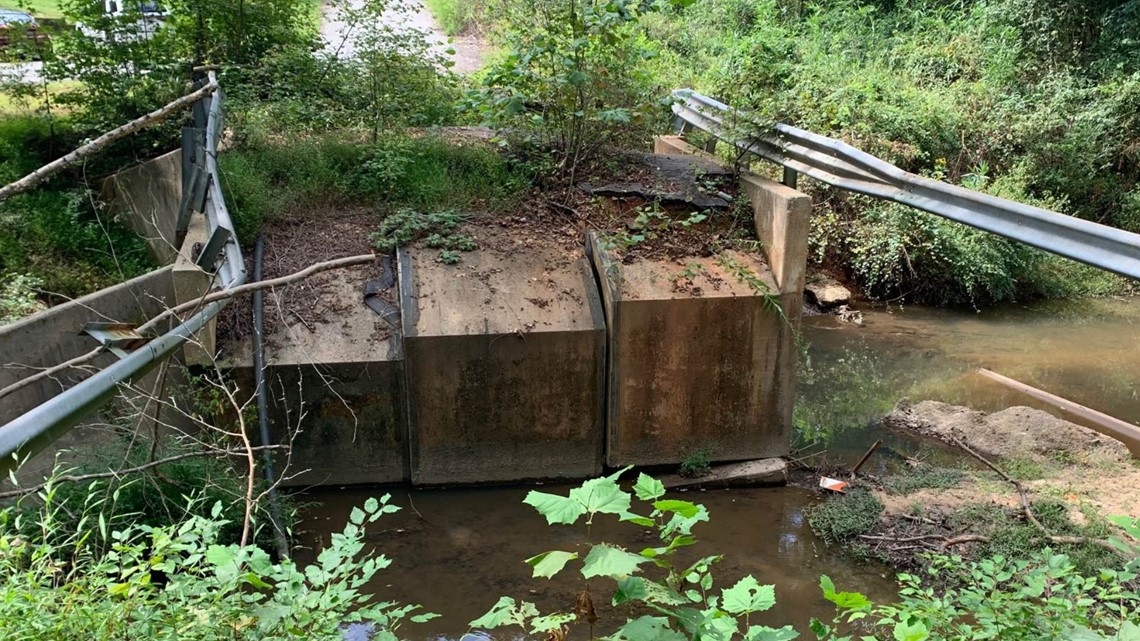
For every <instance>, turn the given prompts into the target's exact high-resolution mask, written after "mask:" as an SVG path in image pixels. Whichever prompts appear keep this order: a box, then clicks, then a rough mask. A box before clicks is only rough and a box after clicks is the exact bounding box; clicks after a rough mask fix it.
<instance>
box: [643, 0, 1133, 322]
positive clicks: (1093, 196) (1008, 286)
mask: <svg viewBox="0 0 1140 641" xmlns="http://www.w3.org/2000/svg"><path fill="white" fill-rule="evenodd" d="M1138 14H1140V4H1138V3H1136V2H1135V1H1124V0H1102V1H1098V2H1092V3H1088V2H1084V1H1083V0H1065V1H1062V2H1052V1H1046V0H994V1H992V2H974V1H972V0H953V1H950V2H946V1H944V0H899V1H890V2H888V1H874V0H816V1H812V0H803V1H799V0H797V1H795V2H791V1H785V0H700V1H698V2H694V3H692V4H691V5H690V6H688V7H687V8H685V9H683V10H677V11H672V12H666V13H662V14H656V15H650V16H647V17H646V18H645V19H644V20H643V21H642V23H643V24H644V25H645V34H646V37H647V40H649V41H651V42H655V43H658V53H659V55H658V57H657V60H656V61H655V62H654V68H655V71H654V73H655V74H656V76H657V77H658V78H659V79H667V80H668V83H669V84H673V85H675V86H694V87H695V88H697V89H699V90H703V91H705V92H707V93H711V94H712V95H715V96H717V97H719V98H721V99H722V100H725V101H726V102H728V103H730V104H733V105H737V106H742V107H748V108H750V109H753V110H754V111H755V113H756V114H757V115H758V116H759V117H760V118H761V119H762V120H767V121H782V122H789V123H791V124H795V125H798V126H801V127H804V128H806V129H810V130H813V131H817V132H819V133H823V134H828V135H832V136H836V137H839V138H841V139H845V140H847V141H849V142H851V143H852V144H854V145H856V146H858V147H860V148H862V149H864V150H866V151H869V152H871V153H874V154H876V155H879V156H881V157H883V158H885V159H887V160H889V161H891V162H894V163H896V164H898V165H899V166H901V167H903V168H904V169H907V170H909V171H913V172H916V173H920V174H925V175H928V176H931V177H935V178H939V179H943V180H948V181H950V182H954V183H960V184H964V185H966V186H968V187H972V188H976V189H982V190H984V191H988V192H991V193H996V194H998V195H1002V196H1005V197H1009V198H1013V199H1016V200H1020V201H1023V202H1028V203H1031V204H1040V205H1043V206H1047V207H1050V208H1055V209H1060V210H1062V211H1065V212H1069V213H1073V214H1076V215H1079V216H1082V217H1084V218H1089V219H1092V220H1097V221H1101V222H1107V223H1110V224H1116V225H1119V226H1121V227H1124V228H1126V229H1131V230H1134V231H1136V230H1140V228H1138V227H1137V220H1138V217H1137V199H1138V197H1140V191H1138V189H1137V179H1138V178H1140V155H1138V154H1137V150H1138V149H1140V127H1138V126H1137V125H1138V122H1140V121H1138V119H1140V56H1138V55H1137V47H1138V46H1140V45H1138V44H1137V43H1138V42H1140V20H1138V19H1137V16H1138ZM811 189H812V190H813V191H814V195H815V196H816V198H817V199H818V200H819V201H821V202H822V203H823V204H824V206H822V207H819V208H817V210H816V212H815V216H814V229H813V238H812V247H813V255H814V257H815V258H816V259H817V260H819V261H820V262H822V263H824V264H826V265H829V266H831V267H834V268H838V269H842V270H845V271H847V272H848V273H849V274H850V276H851V277H852V278H853V279H854V280H855V281H856V282H858V283H859V284H860V285H861V286H863V287H864V288H865V289H866V290H867V291H868V292H869V293H871V294H872V295H875V296H881V297H891V298H894V297H900V296H905V297H907V298H908V299H909V300H922V301H930V302H936V303H955V302H973V303H984V302H989V301H999V300H1008V299H1011V298H1016V297H1021V296H1035V295H1073V294H1082V293H1099V292H1105V291H1109V290H1111V289H1113V288H1114V287H1118V286H1119V283H1118V282H1115V281H1114V279H1111V278H1106V277H1103V276H1101V275H1099V274H1095V273H1093V272H1091V271H1090V270H1087V269H1084V268H1080V267H1076V266H1074V265H1072V264H1068V263H1064V262H1062V261H1061V260H1059V259H1055V258H1052V257H1046V256H1044V255H1042V254H1041V253H1039V252H1035V251H1033V250H1029V249H1026V248H1024V247H1020V246H1018V245H1016V244H1014V243H1011V242H1007V241H1004V240H1001V239H999V238H997V237H993V236H989V235H986V234H984V233H982V232H976V231H973V230H970V229H968V228H965V227H962V226H960V225H957V224H955V223H950V222H947V221H943V220H941V219H938V218H935V217H933V216H928V215H924V214H919V213H915V212H913V211H910V210H907V209H905V208H901V207H897V206H893V205H884V204H882V203H876V202H874V201H870V200H867V199H865V198H861V197H852V196H848V195H844V194H842V193H836V192H834V191H832V190H828V189H825V188H822V187H818V186H816V187H811Z"/></svg>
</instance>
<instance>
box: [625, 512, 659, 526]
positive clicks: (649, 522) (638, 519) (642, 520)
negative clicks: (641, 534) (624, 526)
mask: <svg viewBox="0 0 1140 641" xmlns="http://www.w3.org/2000/svg"><path fill="white" fill-rule="evenodd" d="M618 520H619V521H623V522H626V523H636V524H637V525H641V526H643V527H653V526H654V522H653V519H651V518H649V517H647V516H641V515H640V514H634V513H633V512H626V513H624V514H621V515H620V516H618Z"/></svg>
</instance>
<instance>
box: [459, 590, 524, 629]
mask: <svg viewBox="0 0 1140 641" xmlns="http://www.w3.org/2000/svg"><path fill="white" fill-rule="evenodd" d="M536 616H538V608H536V607H534V604H533V603H529V602H527V601H523V602H521V603H517V604H516V603H515V600H514V599H512V598H511V597H509V596H505V597H500V598H499V601H498V602H497V603H495V605H494V606H492V607H491V609H490V610H488V611H487V614H484V615H483V616H481V617H479V618H478V619H475V620H474V621H472V622H471V623H470V624H468V625H470V626H471V627H473V628H484V629H492V628H497V627H500V626H504V625H521V626H525V625H526V621H527V619H531V618H534V617H536Z"/></svg>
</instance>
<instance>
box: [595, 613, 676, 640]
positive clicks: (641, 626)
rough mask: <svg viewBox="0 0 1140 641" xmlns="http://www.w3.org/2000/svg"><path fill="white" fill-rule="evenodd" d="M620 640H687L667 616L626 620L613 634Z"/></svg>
mask: <svg viewBox="0 0 1140 641" xmlns="http://www.w3.org/2000/svg"><path fill="white" fill-rule="evenodd" d="M613 638H614V639H619V640H620V641H685V639H686V637H685V635H683V634H681V633H680V632H678V631H676V630H674V629H673V628H672V626H670V625H669V619H666V618H665V617H652V616H643V617H640V618H637V619H634V620H633V621H626V622H625V625H623V626H622V627H621V628H618V631H617V632H615V633H614V634H613Z"/></svg>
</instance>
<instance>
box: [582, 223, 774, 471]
mask: <svg viewBox="0 0 1140 641" xmlns="http://www.w3.org/2000/svg"><path fill="white" fill-rule="evenodd" d="M591 253H592V256H593V260H594V264H595V266H596V272H597V273H598V274H600V275H605V276H604V279H603V285H602V297H603V301H604V304H605V307H606V318H607V322H608V329H609V353H608V361H609V377H608V392H607V402H608V408H607V450H606V452H607V454H606V462H607V463H608V464H609V465H610V466H615V467H617V466H623V465H670V464H677V463H680V462H682V461H683V460H684V459H685V458H686V457H687V456H689V455H690V454H692V453H694V452H696V451H698V450H702V449H707V450H708V451H709V452H710V458H711V459H712V460H714V461H733V460H744V459H752V458H763V457H770V456H781V455H784V454H787V453H788V451H789V449H790V447H791V412H790V410H791V399H789V398H788V397H786V395H785V391H786V390H787V389H788V387H787V385H786V381H787V380H788V379H791V378H793V377H794V376H795V370H794V361H792V362H791V363H790V365H791V367H789V362H788V361H787V357H788V355H789V354H790V355H792V356H794V352H790V351H788V350H787V349H786V346H787V345H790V344H792V343H793V341H792V335H791V327H789V326H788V325H787V323H785V322H784V321H783V319H782V317H781V316H780V315H779V314H777V313H775V312H774V311H772V310H771V309H768V308H767V306H766V303H765V299H764V297H763V295H762V294H761V293H760V292H757V291H756V290H755V289H753V288H752V286H751V285H749V284H747V283H742V282H740V280H739V279H738V278H737V277H736V275H735V274H733V273H730V272H729V271H727V270H726V269H725V268H724V267H723V266H722V265H720V264H719V261H717V260H716V259H715V258H713V257H695V256H694V257H688V258H686V259H685V263H686V264H687V265H689V266H690V267H689V268H690V269H692V268H691V266H692V265H693V264H699V265H700V266H701V269H700V270H699V271H698V272H697V273H696V275H694V276H693V277H692V278H691V279H688V280H689V282H691V286H690V287H689V288H687V289H678V288H676V287H674V283H675V282H677V280H678V276H677V273H678V272H679V271H680V270H681V269H682V268H681V267H678V265H677V263H676V262H674V261H667V260H665V261H649V260H645V259H639V260H638V261H635V262H634V263H630V264H625V263H623V262H621V260H620V258H619V257H616V256H611V255H608V254H606V253H605V252H603V250H602V249H601V247H600V246H599V245H598V242H597V239H596V237H594V236H593V235H591ZM728 255H729V256H730V258H731V260H733V261H734V262H735V263H736V264H737V265H739V266H740V267H741V268H743V269H747V270H748V271H749V272H751V274H752V275H753V276H754V277H756V278H758V279H760V280H761V281H762V282H764V283H765V284H766V285H767V286H768V287H769V288H771V290H772V291H775V282H774V281H773V279H772V275H771V272H770V271H769V270H768V269H767V267H766V266H765V265H764V264H763V262H760V261H758V260H756V259H755V257H750V256H748V255H747V254H743V253H739V252H729V253H728ZM779 298H780V302H781V304H786V300H785V298H786V297H784V296H780V297H779Z"/></svg>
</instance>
